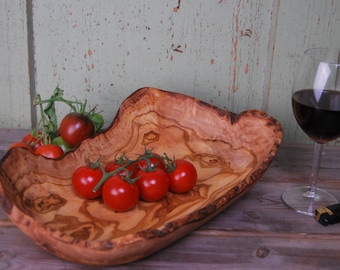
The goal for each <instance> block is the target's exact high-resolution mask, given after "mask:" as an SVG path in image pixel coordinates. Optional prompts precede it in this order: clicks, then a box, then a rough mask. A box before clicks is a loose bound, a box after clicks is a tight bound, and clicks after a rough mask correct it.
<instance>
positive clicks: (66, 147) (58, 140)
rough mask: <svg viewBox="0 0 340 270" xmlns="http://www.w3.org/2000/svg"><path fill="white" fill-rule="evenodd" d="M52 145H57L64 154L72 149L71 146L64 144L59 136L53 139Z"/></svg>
mask: <svg viewBox="0 0 340 270" xmlns="http://www.w3.org/2000/svg"><path fill="white" fill-rule="evenodd" d="M52 144H55V145H58V146H59V147H60V148H61V149H62V150H63V152H64V153H66V152H67V151H69V150H71V149H72V146H71V145H69V144H68V143H67V142H65V141H64V139H63V138H62V137H61V136H58V137H55V138H54V139H53V140H52Z"/></svg>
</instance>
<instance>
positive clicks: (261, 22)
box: [0, 0, 340, 144]
mask: <svg viewBox="0 0 340 270" xmlns="http://www.w3.org/2000/svg"><path fill="white" fill-rule="evenodd" d="M0 31H1V37H0V51H1V54H2V65H1V66H0V82H1V85H0V87H1V97H0V128H26V129H27V128H31V126H32V125H35V123H36V121H37V119H36V118H37V116H36V112H35V108H34V107H32V106H31V104H32V99H33V98H34V97H35V95H36V94H37V93H39V94H41V96H42V97H43V98H47V97H49V96H50V94H51V93H52V91H53V90H54V88H55V87H56V86H57V85H59V86H60V87H61V88H63V89H64V90H65V96H66V97H67V98H72V97H77V98H78V99H88V101H89V102H88V103H89V104H90V105H91V106H94V105H96V104H98V106H99V108H100V109H101V110H102V111H103V115H104V118H105V121H106V123H107V124H109V123H110V122H111V121H112V119H113V117H114V115H115V114H116V111H117V109H118V107H119V105H120V103H121V102H122V101H123V100H124V99H125V98H126V97H127V96H128V95H130V94H131V93H132V92H133V91H134V90H136V89H138V88H141V87H144V86H153V87H157V88H161V89H164V90H170V91H178V92H183V93H186V94H189V95H192V96H195V97H197V98H199V99H202V100H204V101H206V102H209V103H211V104H214V105H216V106H218V107H220V108H225V109H228V110H230V111H233V112H241V111H243V110H246V109H250V108H255V109H261V110H264V111H266V112H267V113H269V114H270V115H272V116H274V117H276V118H277V119H278V120H279V121H280V122H281V123H282V125H283V128H284V132H285V134H284V138H283V140H284V142H293V143H310V142H311V141H310V140H309V139H308V138H307V137H306V135H304V134H303V133H302V131H301V130H300V128H299V127H298V126H297V124H296V121H295V119H294V118H293V115H292V111H291V104H290V102H291V100H290V90H291V86H292V78H293V74H294V70H295V68H296V64H297V63H298V62H299V59H300V56H301V54H302V52H303V51H304V50H305V49H307V48H309V47H314V46H332V47H339V46H340V1H337V0H324V1H318V0H300V1H296V0H281V1H280V0H270V1H261V0H248V1H243V0H215V1H203V0H198V1H180V0H171V1H158V0H147V1H137V0H131V1H105V0H98V1H94V0H84V1H68V0H60V1H54V0H2V1H0ZM60 107H61V108H59V114H60V115H63V114H64V113H66V112H67V111H66V110H67V109H66V107H62V106H60ZM332 144H334V143H332ZM337 144H339V141H338V142H337Z"/></svg>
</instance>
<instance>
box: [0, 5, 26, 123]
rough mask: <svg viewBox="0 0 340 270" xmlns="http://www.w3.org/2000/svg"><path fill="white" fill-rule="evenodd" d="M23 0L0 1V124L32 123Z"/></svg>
mask: <svg viewBox="0 0 340 270" xmlns="http://www.w3.org/2000/svg"><path fill="white" fill-rule="evenodd" d="M26 25H27V23H26V5H25V1H20V0H13V1H11V0H6V1H0V33H1V37H0V52H1V65H0V93H1V95H0V127H11V128H27V127H30V126H31V109H30V104H31V101H30V90H29V80H28V50H27V27H26Z"/></svg>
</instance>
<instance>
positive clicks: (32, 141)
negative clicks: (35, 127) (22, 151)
mask: <svg viewBox="0 0 340 270" xmlns="http://www.w3.org/2000/svg"><path fill="white" fill-rule="evenodd" d="M22 142H24V143H26V144H28V145H29V146H31V147H32V148H33V150H36V149H37V148H38V147H40V146H41V145H42V139H39V138H36V137H34V136H32V134H31V133H29V134H27V135H26V136H25V137H24V138H23V139H22Z"/></svg>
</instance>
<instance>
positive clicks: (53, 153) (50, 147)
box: [34, 144, 64, 159]
mask: <svg viewBox="0 0 340 270" xmlns="http://www.w3.org/2000/svg"><path fill="white" fill-rule="evenodd" d="M34 154H36V155H42V156H44V157H47V158H52V159H56V158H59V157H61V156H62V155H63V154H64V151H63V150H62V149H61V148H60V147H59V146H58V145H55V144H44V145H41V146H40V147H38V148H37V149H36V150H35V151H34Z"/></svg>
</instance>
